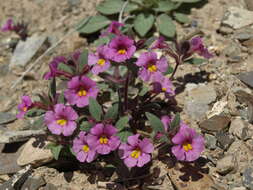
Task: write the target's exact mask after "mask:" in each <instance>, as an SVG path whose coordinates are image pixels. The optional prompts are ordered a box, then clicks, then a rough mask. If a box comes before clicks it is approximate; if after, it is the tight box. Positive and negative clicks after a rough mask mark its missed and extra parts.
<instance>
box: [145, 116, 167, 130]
mask: <svg viewBox="0 0 253 190" xmlns="http://www.w3.org/2000/svg"><path fill="white" fill-rule="evenodd" d="M145 115H146V117H147V118H148V121H149V123H150V125H151V127H152V128H153V130H154V131H155V132H164V126H163V123H162V121H161V120H160V119H159V118H158V117H157V116H155V115H154V114H152V113H149V112H146V113H145Z"/></svg>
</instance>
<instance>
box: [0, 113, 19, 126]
mask: <svg viewBox="0 0 253 190" xmlns="http://www.w3.org/2000/svg"><path fill="white" fill-rule="evenodd" d="M16 119H17V118H16V116H15V115H13V114H11V113H6V112H0V124H6V123H10V122H12V121H14V120H16Z"/></svg>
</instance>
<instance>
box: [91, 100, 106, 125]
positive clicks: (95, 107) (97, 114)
mask: <svg viewBox="0 0 253 190" xmlns="http://www.w3.org/2000/svg"><path fill="white" fill-rule="evenodd" d="M89 112H90V114H91V115H92V117H93V118H94V119H96V120H97V121H100V120H101V118H102V113H103V111H102V107H101V106H100V105H99V103H98V102H97V100H95V99H94V98H89Z"/></svg>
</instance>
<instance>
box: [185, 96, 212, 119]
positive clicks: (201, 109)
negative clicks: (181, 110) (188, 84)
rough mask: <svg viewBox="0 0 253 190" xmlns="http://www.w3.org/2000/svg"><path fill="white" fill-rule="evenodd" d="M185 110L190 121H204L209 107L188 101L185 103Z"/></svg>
mask: <svg viewBox="0 0 253 190" xmlns="http://www.w3.org/2000/svg"><path fill="white" fill-rule="evenodd" d="M185 109H186V112H187V113H188V114H189V116H190V117H191V118H192V119H195V120H202V119H204V117H205V115H206V112H207V111H208V109H209V106H208V105H206V104H200V103H198V102H196V101H193V100H188V101H187V102H186V103H185Z"/></svg>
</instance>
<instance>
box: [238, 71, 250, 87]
mask: <svg viewBox="0 0 253 190" xmlns="http://www.w3.org/2000/svg"><path fill="white" fill-rule="evenodd" d="M238 78H239V79H240V80H241V81H242V82H243V83H245V84H247V85H248V86H250V87H251V88H253V71H251V72H246V73H241V74H240V75H239V76H238Z"/></svg>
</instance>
